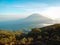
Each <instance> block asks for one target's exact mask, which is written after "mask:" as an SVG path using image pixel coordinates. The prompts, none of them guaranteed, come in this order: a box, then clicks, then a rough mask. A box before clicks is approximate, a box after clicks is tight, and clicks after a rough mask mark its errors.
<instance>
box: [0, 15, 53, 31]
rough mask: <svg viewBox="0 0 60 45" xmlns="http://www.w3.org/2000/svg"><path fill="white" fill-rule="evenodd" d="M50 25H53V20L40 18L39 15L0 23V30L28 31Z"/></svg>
mask: <svg viewBox="0 0 60 45" xmlns="http://www.w3.org/2000/svg"><path fill="white" fill-rule="evenodd" d="M52 23H53V20H52V19H50V18H48V17H45V16H42V15H40V14H32V15H30V16H28V17H26V18H24V19H21V20H14V21H6V22H0V29H8V30H10V29H12V30H18V29H23V30H29V29H31V28H35V27H44V26H46V25H48V24H52ZM45 24H46V25H45Z"/></svg>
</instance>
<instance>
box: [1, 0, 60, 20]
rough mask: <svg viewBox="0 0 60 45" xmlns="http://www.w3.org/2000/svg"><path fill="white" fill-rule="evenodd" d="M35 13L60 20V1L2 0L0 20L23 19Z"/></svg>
mask: <svg viewBox="0 0 60 45" xmlns="http://www.w3.org/2000/svg"><path fill="white" fill-rule="evenodd" d="M33 13H39V14H41V15H43V16H46V17H49V18H52V19H56V18H60V0H0V20H12V19H21V18H25V17H27V16H29V15H31V14H33Z"/></svg>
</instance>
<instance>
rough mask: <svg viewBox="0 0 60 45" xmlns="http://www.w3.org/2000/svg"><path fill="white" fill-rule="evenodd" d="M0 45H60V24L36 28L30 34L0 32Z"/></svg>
mask: <svg viewBox="0 0 60 45" xmlns="http://www.w3.org/2000/svg"><path fill="white" fill-rule="evenodd" d="M0 45H60V24H55V25H51V26H47V27H43V28H34V29H32V30H31V31H30V32H28V33H23V32H22V31H8V30H0Z"/></svg>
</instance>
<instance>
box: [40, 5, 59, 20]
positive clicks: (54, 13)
mask: <svg viewBox="0 0 60 45" xmlns="http://www.w3.org/2000/svg"><path fill="white" fill-rule="evenodd" d="M41 14H43V15H45V16H48V17H50V18H52V19H55V18H60V6H58V7H47V8H46V9H45V10H44V11H42V12H41Z"/></svg>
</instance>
